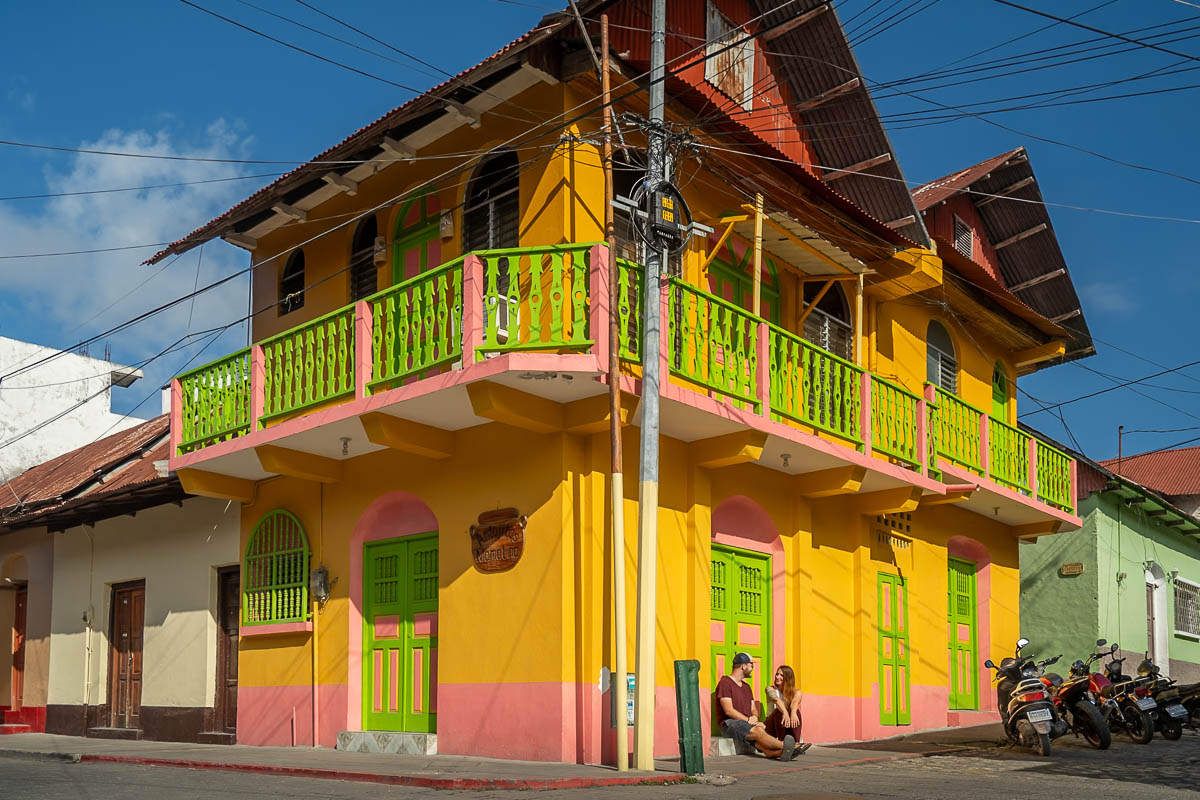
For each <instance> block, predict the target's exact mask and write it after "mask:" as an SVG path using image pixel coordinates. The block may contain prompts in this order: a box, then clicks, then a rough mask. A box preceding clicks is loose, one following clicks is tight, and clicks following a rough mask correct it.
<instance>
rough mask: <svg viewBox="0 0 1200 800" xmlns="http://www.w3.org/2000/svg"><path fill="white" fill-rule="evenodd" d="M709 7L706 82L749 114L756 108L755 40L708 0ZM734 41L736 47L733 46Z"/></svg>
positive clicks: (705, 63)
mask: <svg viewBox="0 0 1200 800" xmlns="http://www.w3.org/2000/svg"><path fill="white" fill-rule="evenodd" d="M707 7H708V15H707V24H706V28H705V35H706V38H707V39H708V42H709V44H708V46H707V48H706V50H705V55H706V56H707V58H705V60H704V80H706V81H708V82H709V83H711V84H712V85H713V86H715V87H717V88H718V89H720V90H721V91H722V92H724V93H725V94H726V95H728V96H729V98H730V99H731V100H733V101H735V102H737V103H738V104H740V105H741V106H742V108H744V109H746V110H747V111H749V110H751V109H752V108H753V107H754V59H755V49H754V39H751V38H749V37H748V36H747V35H746V31H744V30H742V29H741V28H740V27H738V26H737V25H734V24H733V23H732V22H731V21H729V20H728V19H726V17H725V15H723V14H722V13H721V12H720V11H719V10H718V9H717V7H716V5H715V4H714V3H713V1H712V0H708V3H707ZM734 42H737V44H736V45H734V46H733V47H730V45H731V44H733V43H734ZM726 48H728V49H726Z"/></svg>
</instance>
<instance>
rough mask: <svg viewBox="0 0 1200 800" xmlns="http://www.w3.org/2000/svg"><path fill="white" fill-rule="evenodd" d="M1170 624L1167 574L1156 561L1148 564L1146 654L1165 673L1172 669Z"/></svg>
mask: <svg viewBox="0 0 1200 800" xmlns="http://www.w3.org/2000/svg"><path fill="white" fill-rule="evenodd" d="M1170 635H1171V634H1170V626H1169V625H1168V619H1167V575H1166V573H1165V572H1163V569H1162V567H1160V566H1159V565H1158V564H1157V563H1156V562H1154V561H1150V562H1147V564H1146V654H1147V655H1148V656H1150V658H1152V659H1154V663H1155V664H1157V665H1158V667H1159V669H1161V670H1162V672H1163V674H1164V675H1166V674H1167V673H1169V672H1170V670H1171V640H1170Z"/></svg>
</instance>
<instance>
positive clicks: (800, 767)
mask: <svg viewBox="0 0 1200 800" xmlns="http://www.w3.org/2000/svg"><path fill="white" fill-rule="evenodd" d="M942 752H944V751H937V752H929V753H894V754H892V755H887V756H869V757H867V758H852V759H850V760H848V761H831V762H829V763H827V764H797V765H795V766H791V767H780V768H779V769H761V770H755V771H754V772H735V773H733V774H732V777H734V778H752V777H754V776H755V775H776V774H780V773H784V772H802V771H804V770H809V769H824V768H825V767H849V766H851V765H854V764H871V763H873V762H877V761H905V760H910V759H916V758H925V757H926V756H931V755H940V754H941V753H942Z"/></svg>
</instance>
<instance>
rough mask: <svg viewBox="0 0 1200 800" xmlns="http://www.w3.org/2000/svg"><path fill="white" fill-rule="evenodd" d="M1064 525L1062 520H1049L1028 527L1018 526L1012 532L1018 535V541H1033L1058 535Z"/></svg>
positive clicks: (1032, 523) (1033, 523)
mask: <svg viewBox="0 0 1200 800" xmlns="http://www.w3.org/2000/svg"><path fill="white" fill-rule="evenodd" d="M1062 526H1063V523H1062V522H1061V521H1060V520H1056V519H1048V520H1043V521H1042V522H1031V523H1029V524H1028V525H1016V526H1014V527H1013V529H1012V531H1013V533H1015V534H1016V535H1017V538H1018V539H1022V540H1025V541H1033V540H1035V539H1037V538H1038V537H1039V536H1049V535H1051V534H1054V533H1058V532H1059V531H1060V530H1062Z"/></svg>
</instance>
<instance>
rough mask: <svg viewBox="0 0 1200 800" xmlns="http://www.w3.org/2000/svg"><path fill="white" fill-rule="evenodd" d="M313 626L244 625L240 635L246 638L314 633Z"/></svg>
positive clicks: (300, 623) (298, 624) (289, 623)
mask: <svg viewBox="0 0 1200 800" xmlns="http://www.w3.org/2000/svg"><path fill="white" fill-rule="evenodd" d="M312 629H313V624H312V622H311V621H309V622H276V623H274V624H271V625H242V626H241V627H240V628H239V629H238V634H239V635H241V636H243V637H245V636H273V635H277V634H284V633H312Z"/></svg>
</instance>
